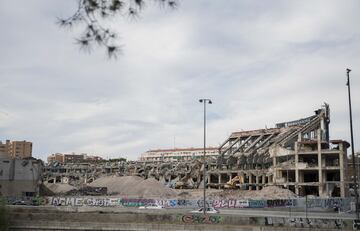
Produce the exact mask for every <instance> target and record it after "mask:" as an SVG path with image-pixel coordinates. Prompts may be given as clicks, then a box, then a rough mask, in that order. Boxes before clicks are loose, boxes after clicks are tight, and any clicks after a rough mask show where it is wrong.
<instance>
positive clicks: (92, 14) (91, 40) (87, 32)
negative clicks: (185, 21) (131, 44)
mask: <svg viewBox="0 0 360 231" xmlns="http://www.w3.org/2000/svg"><path fill="white" fill-rule="evenodd" d="M149 1H150V0H79V1H78V7H77V10H76V12H75V13H74V14H73V15H72V16H71V17H69V18H59V19H58V21H57V23H58V24H59V25H60V26H61V27H68V28H72V27H73V26H74V25H79V24H82V26H83V27H84V32H83V33H82V34H81V35H80V36H78V38H77V39H76V43H77V44H78V45H79V46H80V49H81V50H85V51H88V52H90V51H91V50H92V48H93V47H94V46H100V47H105V49H106V53H107V56H108V57H109V58H117V56H118V54H120V53H121V47H120V46H119V45H116V39H118V35H117V33H115V32H114V31H112V30H111V29H110V28H108V27H106V26H105V25H104V21H105V20H108V19H111V18H114V17H115V16H118V15H120V16H123V17H124V16H125V17H126V16H128V17H132V18H136V17H138V15H139V14H140V13H141V11H142V10H143V8H144V6H145V2H149ZM177 1H178V0H156V1H155V2H158V3H160V4H162V5H164V6H168V7H170V8H176V6H177V5H178V3H177Z"/></svg>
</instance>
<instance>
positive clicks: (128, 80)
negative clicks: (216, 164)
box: [0, 0, 360, 159]
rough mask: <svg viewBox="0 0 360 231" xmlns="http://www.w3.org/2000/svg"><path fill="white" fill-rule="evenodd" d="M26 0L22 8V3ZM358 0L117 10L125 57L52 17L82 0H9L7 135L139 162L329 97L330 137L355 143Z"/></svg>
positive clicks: (2, 20)
mask: <svg viewBox="0 0 360 231" xmlns="http://www.w3.org/2000/svg"><path fill="white" fill-rule="evenodd" d="M18 4H21V6H22V7H19V5H18ZM359 4H360V3H358V1H347V4H343V3H341V2H339V1H320V0H319V1H312V2H311V3H309V2H303V1H301V2H300V1H280V0H279V1H271V2H266V3H264V2H263V1H236V0H234V1H226V3H224V1H211V2H209V1H182V2H181V5H180V7H179V8H178V9H177V10H175V11H169V10H164V9H162V8H159V7H158V6H157V5H156V4H155V5H152V4H148V5H147V7H146V8H145V11H144V13H143V14H142V15H141V17H140V18H139V19H137V20H135V21H134V20H130V19H128V18H121V17H120V18H116V19H113V20H112V21H111V22H110V23H109V25H110V26H112V27H113V28H114V29H115V30H117V31H119V34H120V43H121V44H122V45H123V53H124V54H123V55H122V56H121V57H120V58H119V59H118V60H117V61H109V60H107V59H106V57H105V53H104V51H103V50H101V49H95V50H94V51H93V52H92V53H91V54H90V55H88V54H84V53H81V52H79V51H78V48H77V47H76V45H75V44H74V37H75V36H76V33H77V32H79V29H78V28H75V30H74V31H64V30H62V29H60V28H58V27H57V26H56V25H55V20H56V17H57V16H68V15H70V14H71V13H72V12H73V11H74V10H75V8H76V3H75V2H56V3H55V2H51V3H50V2H48V1H44V0H37V1H31V2H29V1H22V2H21V3H18V2H16V3H15V2H10V1H7V2H2V3H1V7H0V26H1V28H3V31H4V33H3V34H2V36H1V37H0V50H1V55H0V79H1V81H0V86H1V89H2V90H1V91H0V96H1V99H2V101H1V103H0V107H1V109H0V128H1V130H2V136H1V137H0V139H1V140H5V139H13V140H23V139H26V140H30V141H32V142H33V143H34V145H33V147H34V156H36V157H40V158H42V159H45V158H46V156H47V155H49V154H51V153H54V152H73V151H74V152H79V153H89V154H98V155H101V156H103V157H117V156H123V157H127V158H129V159H136V158H137V157H138V156H139V155H140V154H141V153H143V152H145V151H146V150H149V149H155V148H169V147H173V146H174V145H175V146H177V147H201V146H202V142H203V140H202V139H203V138H202V132H203V127H202V126H203V121H202V120H203V107H202V105H201V104H200V103H199V102H198V99H199V98H203V97H207V98H211V99H212V100H213V102H214V104H212V105H209V106H208V141H207V143H208V144H209V145H211V146H216V145H218V144H220V143H222V142H223V141H224V140H225V139H226V138H227V136H228V135H229V134H230V133H231V132H233V131H238V130H241V129H244V130H246V129H258V128H264V127H265V126H267V127H272V126H274V125H275V123H277V122H282V121H288V120H293V119H297V118H303V117H306V116H309V115H312V114H313V111H314V110H315V109H317V108H319V107H320V106H321V104H322V103H323V102H328V103H329V104H330V108H331V132H330V135H331V138H334V139H345V140H350V139H349V127H348V105H347V89H346V86H345V83H346V75H345V74H346V73H345V69H346V68H348V67H349V68H353V72H351V81H352V97H353V118H354V132H355V141H356V143H355V148H356V149H359V146H360V143H359V141H358V135H357V134H358V132H359V131H360V130H359V124H360V121H359V116H356V115H359V113H360V107H359V106H358V105H360V104H359V100H358V99H360V91H358V90H357V89H359V87H360V81H358V79H359V78H358V77H357V76H358V75H359V74H358V72H359V71H358V70H356V67H357V66H360V65H359V64H360V63H359V62H360V55H359V54H360V52H359V51H360V45H359V44H360V43H359V39H360V37H359V35H360V29H359V28H358V26H357V24H356V22H358V21H359V20H360V18H359V17H360V15H359V14H358V12H357V9H358V8H359Z"/></svg>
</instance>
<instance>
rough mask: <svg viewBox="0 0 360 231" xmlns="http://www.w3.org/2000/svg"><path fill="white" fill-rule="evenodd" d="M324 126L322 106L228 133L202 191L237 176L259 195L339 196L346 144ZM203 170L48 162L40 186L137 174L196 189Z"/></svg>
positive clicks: (184, 165) (193, 165)
mask: <svg viewBox="0 0 360 231" xmlns="http://www.w3.org/2000/svg"><path fill="white" fill-rule="evenodd" d="M329 123H330V109H329V105H328V104H326V103H325V104H324V105H323V106H322V108H320V109H318V110H316V111H315V115H312V116H310V117H307V118H303V119H300V120H296V121H290V122H285V123H279V124H276V127H275V128H269V129H258V130H252V131H241V132H234V133H232V134H231V135H230V137H229V138H227V139H226V140H225V141H224V142H223V144H221V145H220V146H219V156H218V157H217V159H215V158H209V159H208V160H207V163H208V164H207V166H206V167H207V169H208V170H207V176H206V181H207V187H213V188H223V187H224V186H225V185H226V182H228V181H230V180H231V179H232V178H234V177H236V176H242V177H243V179H244V182H243V183H242V184H241V185H238V187H237V188H242V189H247V190H260V189H261V188H262V187H264V186H266V185H280V186H283V187H287V188H289V189H291V190H292V191H294V192H295V193H296V194H298V195H304V194H306V193H308V192H309V191H310V193H313V191H314V190H315V189H314V187H317V188H318V189H317V190H318V191H317V192H316V193H317V194H318V195H323V196H324V195H325V194H331V193H332V192H329V191H331V189H332V188H334V187H335V188H339V190H338V191H339V194H341V195H342V196H344V195H345V183H344V182H345V174H344V167H343V166H344V164H345V163H346V148H347V147H348V143H347V142H346V141H341V140H335V141H330V140H329ZM340 146H341V147H340ZM334 150H335V151H338V152H339V153H335V152H334ZM325 152H326V153H325ZM325 154H326V155H325ZM310 157H311V158H310ZM329 161H337V162H338V166H336V167H337V168H336V169H335V168H332V169H328V168H327V166H326V167H323V166H322V165H324V164H322V162H324V163H325V162H326V163H327V162H329ZM312 163H314V164H315V165H316V168H315V167H314V165H313V164H312ZM304 166H305V167H304ZM203 168H204V166H203V164H202V161H199V160H197V159H195V160H192V161H184V162H162V161H157V162H146V161H142V162H141V161H128V162H115V163H109V162H107V163H100V164H89V163H72V164H64V165H61V164H58V163H52V164H50V165H48V166H46V167H45V173H44V181H47V182H54V183H55V182H63V178H65V179H68V180H69V179H70V180H69V183H70V184H73V185H82V184H84V183H90V182H91V181H93V180H95V179H96V178H98V177H100V176H104V175H117V176H127V175H137V176H141V177H143V178H145V179H146V178H151V177H153V178H156V179H157V180H159V181H160V182H163V183H164V184H167V185H169V186H170V187H174V188H199V186H201V185H202V184H201V182H202V181H203V180H204V176H203V174H202V170H203ZM305 170H306V171H305ZM284 176H286V177H284ZM285 178H286V179H285ZM325 188H326V189H325ZM315 191H316V190H315Z"/></svg>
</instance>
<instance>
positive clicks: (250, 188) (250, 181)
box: [249, 173, 252, 190]
mask: <svg viewBox="0 0 360 231" xmlns="http://www.w3.org/2000/svg"><path fill="white" fill-rule="evenodd" d="M249 184H252V174H251V173H250V174H249ZM249 190H252V186H249Z"/></svg>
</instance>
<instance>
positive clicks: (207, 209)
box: [191, 207, 219, 213]
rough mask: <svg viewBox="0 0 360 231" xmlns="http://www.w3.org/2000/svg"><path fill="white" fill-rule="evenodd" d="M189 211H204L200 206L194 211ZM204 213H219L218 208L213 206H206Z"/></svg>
mask: <svg viewBox="0 0 360 231" xmlns="http://www.w3.org/2000/svg"><path fill="white" fill-rule="evenodd" d="M191 213H204V208H200V209H197V210H194V211H191ZM206 213H219V210H217V209H215V208H213V207H207V208H206Z"/></svg>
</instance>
